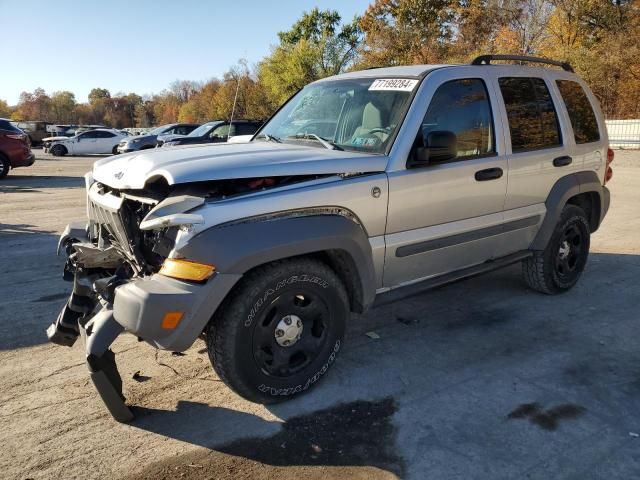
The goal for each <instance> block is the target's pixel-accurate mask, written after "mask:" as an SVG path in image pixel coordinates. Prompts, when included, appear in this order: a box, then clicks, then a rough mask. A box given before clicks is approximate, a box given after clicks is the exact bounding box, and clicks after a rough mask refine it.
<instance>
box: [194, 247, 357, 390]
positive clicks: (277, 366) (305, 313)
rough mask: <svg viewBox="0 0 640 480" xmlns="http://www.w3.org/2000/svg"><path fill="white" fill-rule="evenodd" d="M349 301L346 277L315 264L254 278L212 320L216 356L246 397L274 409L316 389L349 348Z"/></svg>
mask: <svg viewBox="0 0 640 480" xmlns="http://www.w3.org/2000/svg"><path fill="white" fill-rule="evenodd" d="M348 316H349V302H348V298H347V294H346V292H345V288H344V286H343V285H342V283H341V281H340V279H339V278H338V277H337V275H336V274H335V273H334V272H333V270H331V269H330V268H329V267H328V266H327V265H325V264H323V263H321V262H319V261H316V260H313V259H306V258H301V259H295V260H286V261H279V262H274V263H271V264H268V265H266V266H263V267H259V268H257V269H255V270H253V271H252V272H251V273H250V274H248V275H247V276H246V277H245V278H244V279H243V280H242V283H241V284H240V285H238V287H237V288H236V289H235V290H234V292H232V294H231V296H230V298H229V299H228V300H227V301H225V304H224V305H223V306H222V307H221V308H220V309H219V311H218V312H217V313H216V315H215V316H214V318H213V319H212V321H211V323H210V325H209V327H208V331H207V335H206V337H207V347H208V351H209V358H210V359H211V363H212V364H213V367H214V369H215V370H216V372H217V373H218V375H219V377H220V378H221V379H222V380H223V381H224V382H225V383H226V384H227V385H228V386H229V387H230V388H231V389H233V390H234V391H235V392H236V393H238V394H239V395H241V396H242V397H244V398H246V399H248V400H251V401H254V402H258V403H275V402H279V401H283V400H286V399H287V398H289V397H291V396H293V395H296V394H299V393H302V392H304V391H306V390H308V389H309V388H310V387H312V386H313V385H314V384H315V383H316V382H317V381H318V380H319V379H320V378H321V377H322V376H323V375H324V374H325V373H326V371H327V370H328V369H329V368H330V367H331V365H332V364H333V362H334V360H335V357H336V355H337V353H338V351H339V350H340V348H341V346H342V342H343V337H344V331H345V326H346V321H347V318H348Z"/></svg>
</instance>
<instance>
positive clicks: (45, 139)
mask: <svg viewBox="0 0 640 480" xmlns="http://www.w3.org/2000/svg"><path fill="white" fill-rule="evenodd" d="M72 138H73V137H64V136H59V137H46V138H43V139H42V141H43V142H63V141H65V140H71V139H72Z"/></svg>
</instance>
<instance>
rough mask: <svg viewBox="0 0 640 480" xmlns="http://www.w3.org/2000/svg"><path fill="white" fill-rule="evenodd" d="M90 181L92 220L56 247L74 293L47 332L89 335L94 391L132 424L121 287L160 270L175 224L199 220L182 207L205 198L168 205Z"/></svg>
mask: <svg viewBox="0 0 640 480" xmlns="http://www.w3.org/2000/svg"><path fill="white" fill-rule="evenodd" d="M87 183H88V185H87V190H88V191H87V213H88V217H89V223H88V224H86V225H85V224H70V225H68V226H67V228H66V229H65V231H64V233H63V234H62V236H61V237H60V242H59V244H58V254H60V252H63V253H64V254H65V255H66V256H67V260H66V263H65V266H64V273H63V278H64V279H65V280H68V281H71V282H73V290H72V293H71V295H70V297H69V299H68V301H67V303H66V304H65V305H64V307H63V308H62V311H61V312H60V314H59V315H58V318H57V319H56V321H55V322H54V323H53V324H52V325H51V326H49V328H48V329H47V336H48V338H49V340H50V341H51V342H53V343H56V344H58V345H63V346H69V347H70V346H72V345H73V344H74V343H75V342H76V340H77V338H78V337H79V336H82V337H83V338H84V343H85V350H86V361H87V366H88V368H89V371H90V373H91V379H92V381H93V383H94V385H95V387H96V389H97V390H98V392H99V393H100V396H101V397H102V399H103V401H104V403H105V404H106V406H107V408H108V409H109V412H110V413H111V414H112V415H113V417H114V418H115V419H116V420H118V421H121V422H127V421H129V420H131V419H132V418H133V415H132V413H131V411H130V410H129V409H128V408H127V406H126V405H125V403H124V396H123V394H122V380H121V377H120V374H119V373H118V369H117V366H116V363H115V356H114V354H113V352H112V351H111V350H110V346H111V344H112V343H113V341H114V340H115V339H116V338H117V337H118V335H120V333H122V332H123V331H124V329H125V328H124V326H123V325H122V324H121V323H118V322H117V321H116V320H115V319H114V313H113V304H114V298H115V295H116V293H115V292H116V288H118V287H119V286H122V285H124V284H127V283H128V282H131V281H133V280H135V279H138V278H143V277H145V276H147V275H150V274H153V273H155V272H157V271H158V270H159V269H160V267H161V265H162V262H163V261H164V259H165V258H166V257H167V256H168V254H169V252H170V251H171V249H172V248H173V244H174V242H175V235H176V232H177V228H179V226H180V225H185V224H187V223H188V222H189V221H191V222H198V221H201V218H199V217H198V216H196V215H191V216H187V217H186V218H185V215H184V214H182V217H180V214H177V213H176V212H178V211H180V210H182V211H185V210H188V209H191V208H194V207H196V206H198V205H201V204H202V203H203V202H204V200H203V199H202V198H197V197H188V196H184V195H183V196H178V197H172V198H171V199H170V200H169V201H165V202H164V204H163V201H162V199H161V198H159V196H158V195H154V194H153V192H147V193H149V194H150V195H148V196H137V195H135V194H131V193H126V192H118V191H113V190H111V189H109V188H108V187H105V186H104V185H101V184H99V183H97V182H96V183H94V182H91V181H90V179H89V180H88V182H87ZM180 202H182V203H180ZM163 209H164V210H163ZM159 210H160V213H159ZM162 211H164V212H165V213H166V215H164V217H163V215H162ZM150 214H151V215H150ZM147 217H151V219H150V220H149V219H148V218H147ZM177 217H180V218H177ZM145 219H147V222H152V224H151V225H150V226H148V228H147V229H146V230H145V229H142V228H141V223H142V222H143V220H145ZM154 222H155V223H154ZM176 222H177V223H176Z"/></svg>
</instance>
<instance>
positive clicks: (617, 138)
mask: <svg viewBox="0 0 640 480" xmlns="http://www.w3.org/2000/svg"><path fill="white" fill-rule="evenodd" d="M605 123H606V124H607V132H608V134H609V145H611V148H624V149H634V150H635V149H640V119H639V120H606V121H605Z"/></svg>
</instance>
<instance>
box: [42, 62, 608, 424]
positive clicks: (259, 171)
mask: <svg viewBox="0 0 640 480" xmlns="http://www.w3.org/2000/svg"><path fill="white" fill-rule="evenodd" d="M493 60H517V61H519V62H538V63H546V64H553V65H555V66H559V67H561V68H562V70H554V69H551V68H539V67H535V68H534V67H529V66H522V65H493V64H491V62H492V61H493ZM125 160H126V161H125ZM612 160H613V152H612V151H611V150H610V149H608V139H607V132H606V128H605V123H604V119H603V116H602V113H601V111H600V109H599V107H598V104H597V101H596V99H595V97H594V96H593V94H592V93H591V91H590V90H589V88H588V87H587V86H586V84H585V83H584V82H583V81H582V80H581V79H579V78H578V77H577V76H576V75H575V74H574V73H573V71H572V70H571V67H570V66H568V65H566V64H562V63H559V62H552V61H548V60H543V59H536V58H529V57H517V56H515V57H514V56H498V55H493V56H483V57H479V58H478V59H476V60H475V61H474V62H473V64H471V65H446V66H443V65H413V66H404V67H391V68H382V69H371V70H365V71H360V72H350V73H347V74H344V75H338V76H335V77H330V78H327V79H323V80H319V81H317V82H314V83H312V84H310V85H308V86H306V87H305V88H303V89H302V90H301V91H300V92H298V93H297V94H296V95H295V96H294V97H293V98H292V99H290V100H289V101H288V102H287V103H286V104H285V105H284V106H283V107H282V108H281V109H280V110H279V111H278V112H277V113H276V114H275V115H274V116H273V117H272V118H271V120H270V121H269V122H268V123H267V124H266V125H265V126H264V127H262V128H261V129H260V131H259V132H258V133H257V134H256V135H255V137H254V138H253V140H252V141H251V142H250V143H246V144H230V143H226V144H223V145H215V146H214V145H211V146H203V147H200V148H176V149H166V150H165V151H162V150H160V151H158V150H155V151H150V152H143V153H140V154H138V155H135V156H131V157H130V158H118V159H103V160H100V161H99V162H96V164H95V165H94V169H93V172H92V173H91V174H89V175H88V176H87V186H88V214H89V226H88V228H87V227H86V225H84V224H72V225H69V226H68V227H67V229H66V230H65V233H64V234H63V236H62V237H61V240H60V245H61V247H62V248H63V249H65V250H66V252H67V254H68V255H69V257H68V258H69V260H68V262H67V265H66V267H65V271H66V272H67V274H68V275H70V273H71V272H74V279H75V283H74V285H80V286H81V289H77V290H76V291H75V292H74V295H72V296H71V298H70V299H69V302H68V303H67V304H66V305H65V306H64V307H63V310H62V312H61V313H60V316H59V317H58V320H57V321H56V323H55V324H53V325H51V327H50V329H49V331H48V334H49V338H50V339H52V341H54V342H57V343H60V344H63V345H70V344H72V343H73V342H74V341H75V338H76V337H77V336H78V334H79V332H80V331H81V330H84V324H83V322H86V321H87V320H88V319H87V318H86V317H82V318H81V314H80V313H78V312H82V311H90V310H91V309H90V308H89V309H88V310H87V305H88V306H89V307H91V306H92V305H93V306H98V301H97V299H98V297H99V298H100V299H101V301H103V300H106V301H104V302H103V303H101V304H100V305H102V306H103V307H102V309H101V310H100V311H99V312H98V313H96V314H95V316H94V317H93V318H91V320H90V321H91V328H90V331H89V335H90V336H89V339H88V341H87V345H86V355H87V358H88V359H89V360H88V365H89V369H90V371H91V376H92V379H93V381H94V384H95V385H96V387H97V388H98V390H99V392H100V394H101V396H102V398H103V400H105V403H106V405H107V407H108V408H109V410H110V411H111V413H112V415H113V416H114V417H115V418H117V419H118V420H121V421H127V420H129V419H130V418H131V412H130V411H129V410H128V408H127V407H126V405H125V404H124V402H123V400H122V398H123V397H122V392H121V379H120V377H119V375H118V374H117V368H116V365H115V361H114V354H113V352H112V351H111V350H109V345H110V344H111V343H112V342H113V341H114V340H115V339H116V338H117V336H118V335H119V334H120V333H121V332H123V331H127V332H129V333H132V334H134V335H136V336H138V337H139V338H141V339H143V340H145V341H147V342H149V343H150V344H152V345H153V346H154V347H156V348H161V349H166V350H170V351H182V350H185V349H186V348H189V347H190V346H191V345H192V343H193V342H194V341H195V340H196V338H198V336H199V335H201V334H202V333H203V332H204V333H205V337H206V342H207V348H208V351H209V356H210V359H211V362H212V364H213V366H214V368H215V370H216V372H217V373H218V376H219V377H220V378H221V379H222V380H223V381H224V382H225V383H226V384H227V385H229V386H230V387H231V388H232V389H233V390H234V391H235V392H237V393H238V394H239V395H241V396H243V397H244V398H247V399H249V400H251V401H255V402H261V403H273V402H278V401H282V400H285V399H286V398H289V397H292V396H294V395H297V394H300V393H302V392H304V391H306V390H308V389H309V388H311V387H312V386H313V385H315V384H316V383H317V382H318V381H319V380H320V379H321V378H322V377H323V375H324V374H325V373H326V372H327V371H328V370H329V368H330V367H331V366H332V365H333V363H334V361H335V358H336V355H337V354H338V353H339V351H340V350H341V349H342V348H343V342H344V333H345V329H346V325H347V322H348V321H349V320H350V314H351V312H356V313H362V312H364V311H366V310H367V308H368V307H369V306H370V305H371V304H372V303H373V300H374V298H375V297H376V295H378V294H382V293H384V292H387V291H389V290H392V289H396V288H399V287H403V286H406V285H408V284H411V283H416V282H423V283H422V284H423V285H424V286H425V288H427V287H435V286H439V285H442V284H444V283H447V282H451V281H454V280H458V279H461V278H465V277H469V276H472V275H477V274H480V273H484V272H487V271H490V270H493V269H496V268H500V267H503V266H506V265H510V264H513V263H517V262H521V263H522V271H523V277H524V280H525V282H526V283H527V285H528V286H529V287H530V288H532V289H534V290H537V291H539V292H543V293H547V294H557V293H562V292H566V291H567V290H569V289H570V288H572V287H573V286H574V285H575V284H576V282H577V281H578V279H579V278H580V275H581V273H582V271H583V269H584V267H585V264H586V262H587V258H588V253H589V245H590V235H591V233H593V232H594V231H596V230H597V229H598V228H599V226H600V224H601V222H602V220H603V219H604V217H605V215H606V213H607V211H608V208H609V190H608V189H607V187H606V186H605V184H606V183H607V182H608V181H609V180H610V179H611V177H612V174H613V172H612V169H611V162H612ZM98 239H99V241H100V243H99V242H98ZM75 242H80V243H79V244H78V246H77V248H76V247H75V246H74V245H75ZM103 243H104V244H103ZM92 275H93V276H92ZM83 285H93V293H91V294H89V295H87V292H86V289H85V288H84V287H82V286H83ZM82 292H84V293H82ZM80 296H83V298H82V299H80V298H79V297H80ZM81 305H82V306H84V307H83V308H84V310H83V309H82V308H81ZM104 305H106V306H104ZM79 319H81V321H80V322H79V323H78V320H79Z"/></svg>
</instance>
